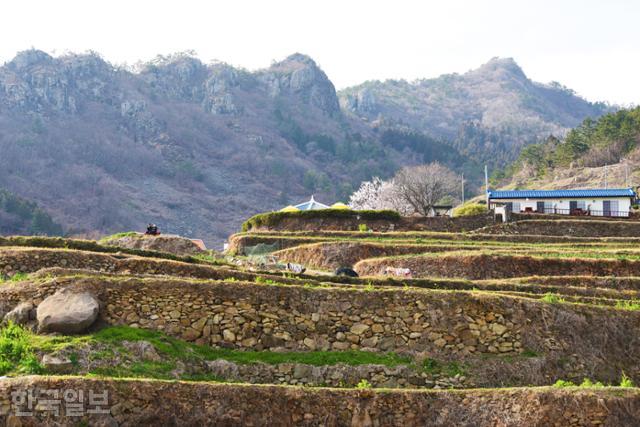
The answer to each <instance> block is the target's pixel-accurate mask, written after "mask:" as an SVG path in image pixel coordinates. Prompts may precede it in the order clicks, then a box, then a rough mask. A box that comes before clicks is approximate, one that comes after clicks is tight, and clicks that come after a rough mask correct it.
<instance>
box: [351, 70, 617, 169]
mask: <svg viewBox="0 0 640 427" xmlns="http://www.w3.org/2000/svg"><path fill="white" fill-rule="evenodd" d="M339 96H340V102H341V105H342V106H343V108H344V109H345V110H346V111H348V112H349V113H350V114H352V115H355V116H357V117H361V118H364V119H365V120H367V121H377V122H381V123H384V124H386V125H404V126H409V127H411V128H413V129H416V130H419V131H421V132H425V133H427V134H430V135H433V136H436V137H440V138H443V139H445V140H448V141H452V144H453V145H454V146H455V147H456V148H457V149H458V150H460V151H461V152H462V153H464V154H466V155H472V156H480V158H481V159H482V160H483V161H488V162H489V163H492V164H493V165H499V164H500V163H504V162H505V161H512V160H514V159H515V157H517V154H518V152H519V149H520V148H522V146H524V145H527V144H529V143H531V142H532V141H537V140H539V139H542V138H545V137H547V136H549V135H550V134H553V135H556V136H562V135H564V134H565V133H566V132H567V131H568V129H569V128H571V127H574V126H576V125H578V124H579V123H580V122H581V121H582V120H583V119H584V118H585V117H598V116H600V115H602V114H604V113H605V112H607V111H610V110H611V107H609V106H607V105H605V104H603V103H591V102H588V101H585V100H584V99H582V98H580V97H578V96H577V95H576V94H575V92H573V91H572V90H570V89H568V88H566V87H564V86H562V85H560V84H559V83H557V82H553V83H550V84H541V83H537V82H534V81H532V80H530V79H529V78H528V77H527V76H526V75H525V73H524V71H523V70H522V68H520V66H519V65H518V64H517V63H516V62H515V61H514V60H513V59H512V58H493V59H491V60H490V61H489V62H487V63H486V64H484V65H482V66H481V67H479V68H477V69H475V70H471V71H468V72H466V73H464V74H446V75H442V76H440V77H437V78H433V79H421V80H416V81H413V82H407V81H404V80H387V81H384V82H381V81H368V82H365V83H363V84H361V85H358V86H354V87H351V88H347V89H344V90H342V91H340V93H339Z"/></svg>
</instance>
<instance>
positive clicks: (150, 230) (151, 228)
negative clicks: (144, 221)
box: [144, 224, 160, 236]
mask: <svg viewBox="0 0 640 427" xmlns="http://www.w3.org/2000/svg"><path fill="white" fill-rule="evenodd" d="M144 234H146V235H147V236H159V235H160V230H158V226H157V225H155V224H149V225H147V232H146V233H144Z"/></svg>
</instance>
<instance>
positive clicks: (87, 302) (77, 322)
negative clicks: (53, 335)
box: [37, 289, 100, 334]
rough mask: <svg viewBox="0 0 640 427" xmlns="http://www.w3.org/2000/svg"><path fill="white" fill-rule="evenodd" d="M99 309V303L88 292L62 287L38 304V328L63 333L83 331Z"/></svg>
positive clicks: (93, 319)
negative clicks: (78, 291) (76, 291)
mask: <svg viewBox="0 0 640 427" xmlns="http://www.w3.org/2000/svg"><path fill="white" fill-rule="evenodd" d="M99 311H100V304H99V303H98V300H97V299H96V298H95V297H94V296H93V295H91V294H90V293H88V292H80V293H74V292H73V291H71V290H69V289H63V290H60V291H58V292H56V293H55V294H54V295H51V296H50V297H48V298H46V299H45V300H44V301H42V303H40V305H39V306H38V310H37V319H38V330H39V331H40V332H60V333H63V334H77V333H80V332H84V331H85V330H87V328H89V327H90V326H91V325H92V324H93V322H95V321H96V318H97V317H98V312H99Z"/></svg>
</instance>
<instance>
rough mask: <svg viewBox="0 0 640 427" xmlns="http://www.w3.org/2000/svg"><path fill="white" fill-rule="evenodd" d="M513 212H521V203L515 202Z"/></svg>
mask: <svg viewBox="0 0 640 427" xmlns="http://www.w3.org/2000/svg"><path fill="white" fill-rule="evenodd" d="M512 212H516V213H517V212H520V202H513V205H512Z"/></svg>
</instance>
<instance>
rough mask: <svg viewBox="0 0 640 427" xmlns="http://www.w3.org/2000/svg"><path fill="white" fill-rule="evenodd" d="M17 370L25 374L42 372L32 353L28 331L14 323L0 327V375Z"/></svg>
mask: <svg viewBox="0 0 640 427" xmlns="http://www.w3.org/2000/svg"><path fill="white" fill-rule="evenodd" d="M14 370H17V371H19V372H22V373H25V374H37V373H40V372H42V367H41V366H40V363H39V362H38V359H37V358H36V356H35V355H34V353H33V349H32V348H31V343H30V341H29V332H28V331H27V330H26V329H24V328H22V327H21V326H18V325H16V324H14V323H11V322H9V323H8V324H7V326H5V327H4V328H2V329H0V375H4V374H7V373H9V372H11V371H14Z"/></svg>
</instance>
